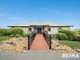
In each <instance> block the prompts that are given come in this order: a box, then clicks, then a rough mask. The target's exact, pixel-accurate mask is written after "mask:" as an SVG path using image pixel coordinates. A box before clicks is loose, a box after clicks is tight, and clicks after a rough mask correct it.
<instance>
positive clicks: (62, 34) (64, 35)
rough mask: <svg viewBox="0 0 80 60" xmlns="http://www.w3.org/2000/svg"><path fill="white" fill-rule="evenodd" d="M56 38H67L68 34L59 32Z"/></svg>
mask: <svg viewBox="0 0 80 60" xmlns="http://www.w3.org/2000/svg"><path fill="white" fill-rule="evenodd" d="M56 38H57V39H59V40H67V39H68V37H67V35H66V34H64V33H57V34H56Z"/></svg>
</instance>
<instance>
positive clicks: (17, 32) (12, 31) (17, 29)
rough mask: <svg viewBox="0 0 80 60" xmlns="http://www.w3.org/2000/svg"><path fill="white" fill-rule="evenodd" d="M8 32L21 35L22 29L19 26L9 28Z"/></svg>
mask: <svg viewBox="0 0 80 60" xmlns="http://www.w3.org/2000/svg"><path fill="white" fill-rule="evenodd" d="M9 33H10V34H14V35H16V34H20V35H22V34H23V30H22V29H21V28H11V29H9Z"/></svg>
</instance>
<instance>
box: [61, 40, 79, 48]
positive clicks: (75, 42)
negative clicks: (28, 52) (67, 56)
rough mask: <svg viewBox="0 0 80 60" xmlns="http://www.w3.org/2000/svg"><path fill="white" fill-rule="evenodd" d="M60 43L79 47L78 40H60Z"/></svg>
mask: <svg viewBox="0 0 80 60" xmlns="http://www.w3.org/2000/svg"><path fill="white" fill-rule="evenodd" d="M60 43H61V44H62V45H67V46H70V47H71V48H80V42H78V41H63V40H62V41H60Z"/></svg>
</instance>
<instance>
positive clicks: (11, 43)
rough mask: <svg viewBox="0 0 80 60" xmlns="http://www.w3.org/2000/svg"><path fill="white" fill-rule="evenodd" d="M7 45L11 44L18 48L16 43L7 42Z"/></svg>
mask: <svg viewBox="0 0 80 60" xmlns="http://www.w3.org/2000/svg"><path fill="white" fill-rule="evenodd" d="M7 44H10V45H13V46H16V43H14V42H7Z"/></svg>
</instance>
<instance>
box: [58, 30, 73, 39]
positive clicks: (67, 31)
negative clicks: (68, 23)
mask: <svg viewBox="0 0 80 60" xmlns="http://www.w3.org/2000/svg"><path fill="white" fill-rule="evenodd" d="M59 33H64V34H66V35H67V37H68V40H74V32H73V31H71V30H65V29H60V30H59Z"/></svg>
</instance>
